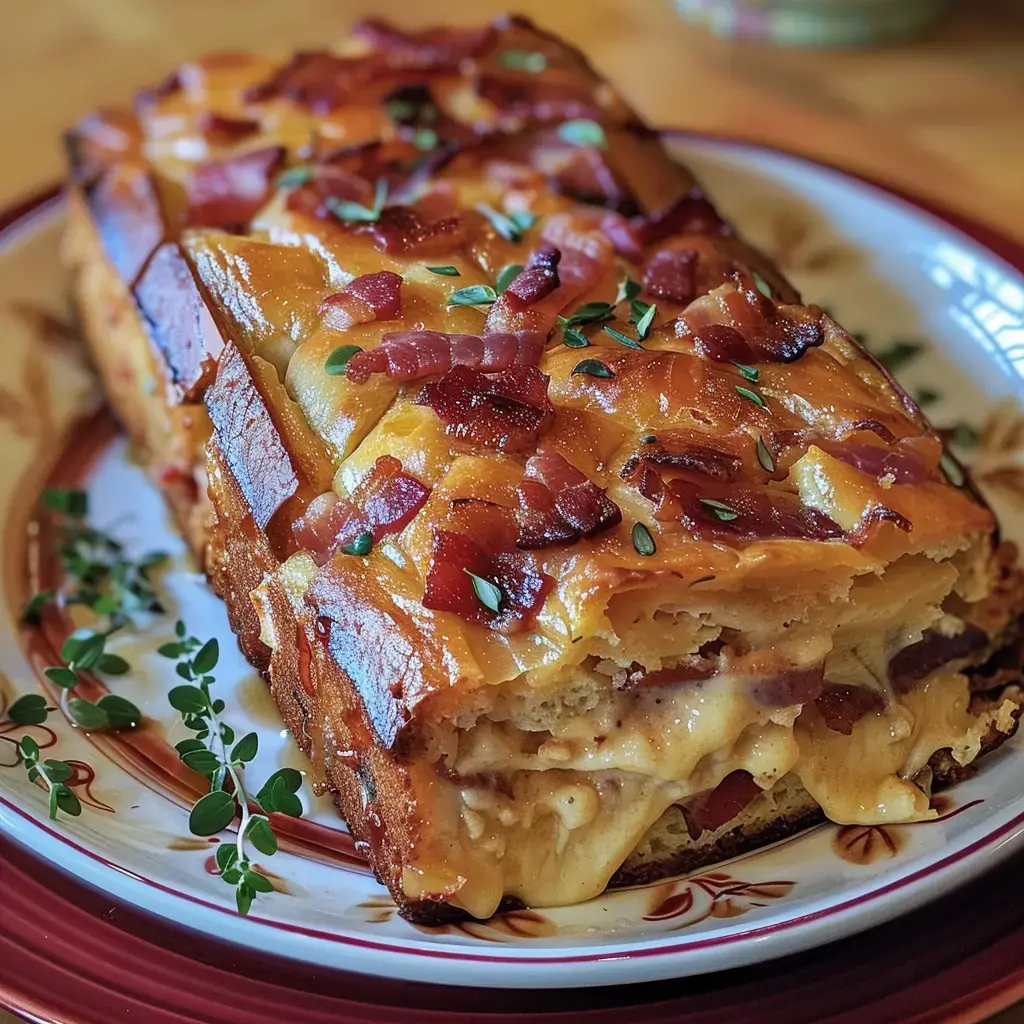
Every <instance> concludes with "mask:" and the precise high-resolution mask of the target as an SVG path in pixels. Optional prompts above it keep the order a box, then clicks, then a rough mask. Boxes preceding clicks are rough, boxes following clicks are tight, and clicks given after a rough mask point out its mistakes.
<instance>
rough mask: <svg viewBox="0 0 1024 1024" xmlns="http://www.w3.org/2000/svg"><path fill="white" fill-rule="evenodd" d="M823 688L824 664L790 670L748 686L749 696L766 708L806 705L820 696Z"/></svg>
mask: <svg viewBox="0 0 1024 1024" xmlns="http://www.w3.org/2000/svg"><path fill="white" fill-rule="evenodd" d="M824 686H825V663H824V662H821V663H820V664H819V665H812V666H811V667H810V668H791V669H786V671H784V672H780V673H779V674H778V675H776V676H770V677H769V678H767V679H758V680H756V681H755V682H753V683H751V685H750V695H751V697H753V698H754V700H756V701H757V702H758V704H762V705H764V707H767V708H785V707H789V706H790V705H793V704H806V703H807V702H808V701H812V700H816V699H817V698H818V697H819V696H821V692H822V689H823V688H824Z"/></svg>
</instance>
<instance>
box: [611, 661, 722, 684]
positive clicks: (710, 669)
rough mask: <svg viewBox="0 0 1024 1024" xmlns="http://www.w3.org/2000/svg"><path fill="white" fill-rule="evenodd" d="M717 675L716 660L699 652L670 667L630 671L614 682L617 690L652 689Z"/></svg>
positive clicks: (692, 681) (696, 681) (697, 680)
mask: <svg viewBox="0 0 1024 1024" xmlns="http://www.w3.org/2000/svg"><path fill="white" fill-rule="evenodd" d="M716 675H718V662H717V661H716V660H714V659H711V658H707V657H703V656H702V655H699V654H688V655H686V656H685V657H683V658H682V659H680V661H679V664H678V665H673V666H672V667H671V668H659V669H655V670H654V671H653V672H644V671H643V670H642V669H640V670H638V671H634V672H630V673H629V674H628V675H627V676H626V678H625V680H624V681H623V682H622V683H616V684H615V688H616V689H618V690H653V689H658V688H660V687H663V686H676V685H678V684H679V683H701V682H704V680H706V679H713V678H714V677H715V676H716Z"/></svg>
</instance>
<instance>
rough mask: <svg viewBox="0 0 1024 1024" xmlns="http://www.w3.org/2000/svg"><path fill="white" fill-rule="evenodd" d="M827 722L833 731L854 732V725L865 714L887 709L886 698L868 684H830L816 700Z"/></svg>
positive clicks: (846, 734)
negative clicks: (870, 688) (869, 687)
mask: <svg viewBox="0 0 1024 1024" xmlns="http://www.w3.org/2000/svg"><path fill="white" fill-rule="evenodd" d="M814 703H815V704H816V705H817V706H818V711H820V712H821V717H822V718H823V719H824V720H825V724H826V725H827V726H828V727H829V728H830V729H831V730H832V731H833V732H841V733H842V734H843V735H844V736H849V735H851V734H852V733H853V727H854V726H855V725H856V724H857V723H858V722H859V721H860V720H861V719H862V718H863V717H864V716H865V715H869V714H873V713H877V712H879V711H884V710H885V698H884V697H883V696H882V694H881V693H879V692H878V691H877V690H869V689H868V688H867V687H866V686H847V685H845V684H831V683H830V684H829V685H828V686H826V687H825V689H824V690H823V691H822V693H821V695H820V696H819V697H818V698H817V699H816V700H815V702H814Z"/></svg>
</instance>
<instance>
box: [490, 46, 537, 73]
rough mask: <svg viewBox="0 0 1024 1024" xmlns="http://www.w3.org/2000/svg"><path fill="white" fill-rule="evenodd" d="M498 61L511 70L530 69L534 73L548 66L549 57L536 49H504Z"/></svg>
mask: <svg viewBox="0 0 1024 1024" xmlns="http://www.w3.org/2000/svg"><path fill="white" fill-rule="evenodd" d="M498 62H499V63H500V64H501V66H502V67H503V68H506V69H507V70H509V71H529V72H531V73H533V74H537V73H538V72H541V71H543V70H544V69H545V68H546V67H547V66H548V59H547V57H545V56H544V54H543V53H538V52H537V51H536V50H504V51H502V53H501V55H500V56H499V57H498Z"/></svg>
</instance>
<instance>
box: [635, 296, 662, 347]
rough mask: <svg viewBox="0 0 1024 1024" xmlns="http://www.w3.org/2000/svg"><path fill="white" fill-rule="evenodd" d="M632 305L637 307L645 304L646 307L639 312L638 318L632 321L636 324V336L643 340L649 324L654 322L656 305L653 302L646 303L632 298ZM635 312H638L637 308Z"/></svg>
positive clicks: (656, 310)
mask: <svg viewBox="0 0 1024 1024" xmlns="http://www.w3.org/2000/svg"><path fill="white" fill-rule="evenodd" d="M633 305H634V306H637V307H639V306H643V305H646V309H645V310H644V311H643V313H641V315H640V318H639V319H637V320H634V321H633V323H635V324H636V334H637V337H638V338H640V339H641V340H643V339H644V338H646V337H647V335H648V334H649V333H650V331H651V324H652V323H654V318H655V316H656V315H657V313H658V307H657V306H656V305H655V304H654V303H653V302H652V303H650V304H649V305H647V304H646V303H642V302H640V301H639V300H638V299H634V300H633ZM635 312H639V309H637V310H636V311H635Z"/></svg>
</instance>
